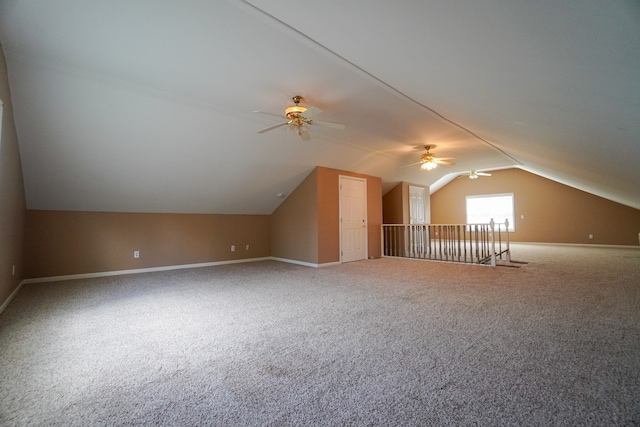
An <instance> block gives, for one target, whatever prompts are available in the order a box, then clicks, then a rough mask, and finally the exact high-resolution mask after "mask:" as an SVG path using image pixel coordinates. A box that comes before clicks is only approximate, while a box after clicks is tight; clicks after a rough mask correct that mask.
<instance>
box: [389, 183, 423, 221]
mask: <svg viewBox="0 0 640 427" xmlns="http://www.w3.org/2000/svg"><path fill="white" fill-rule="evenodd" d="M409 187H422V188H424V189H425V197H426V200H425V201H424V205H425V211H426V212H425V219H426V222H430V221H429V217H430V215H431V214H430V211H431V210H430V198H429V187H425V186H424V185H421V184H411V183H409V182H404V181H403V182H400V183H398V185H396V186H395V187H393V188H392V189H391V190H389V191H387V193H386V194H385V195H384V196H383V197H382V204H383V218H384V223H385V224H409V222H410V221H411V207H410V206H409V204H410V202H409V200H410V195H409Z"/></svg>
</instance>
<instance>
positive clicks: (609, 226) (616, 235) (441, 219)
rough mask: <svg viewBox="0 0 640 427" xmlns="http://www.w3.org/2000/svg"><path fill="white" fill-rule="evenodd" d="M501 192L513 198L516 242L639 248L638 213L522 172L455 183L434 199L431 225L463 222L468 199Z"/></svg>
mask: <svg viewBox="0 0 640 427" xmlns="http://www.w3.org/2000/svg"><path fill="white" fill-rule="evenodd" d="M497 193H513V194H514V203H515V232H513V233H511V239H512V240H513V241H519V242H547V243H578V244H605V245H635V246H637V245H638V233H640V210H638V209H634V208H631V207H628V206H624V205H621V204H619V203H616V202H612V201H610V200H607V199H604V198H602V197H598V196H594V195H593V194H589V193H586V192H584V191H581V190H577V189H575V188H572V187H568V186H566V185H563V184H560V183H558V182H555V181H552V180H549V179H546V178H543V177H540V176H538V175H535V174H532V173H529V172H526V171H523V170H520V169H507V170H500V171H493V172H492V176H491V177H487V178H482V177H481V178H479V179H476V180H470V179H456V180H453V181H452V182H450V183H449V184H447V185H446V186H444V187H443V188H441V189H440V190H439V191H437V192H435V193H433V194H432V195H431V222H432V223H434V224H447V223H464V222H466V206H465V197H466V196H471V195H482V194H497ZM521 216H524V218H521ZM589 234H592V235H593V239H590V238H589Z"/></svg>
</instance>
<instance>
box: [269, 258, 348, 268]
mask: <svg viewBox="0 0 640 427" xmlns="http://www.w3.org/2000/svg"><path fill="white" fill-rule="evenodd" d="M271 259H272V260H274V261H280V262H286V263H289V264H296V265H303V266H305V267H313V268H321V267H330V266H332V265H340V264H342V263H341V262H340V261H336V262H325V263H322V264H315V263H313V262H306V261H298V260H297V259H289V258H279V257H275V256H272V257H271Z"/></svg>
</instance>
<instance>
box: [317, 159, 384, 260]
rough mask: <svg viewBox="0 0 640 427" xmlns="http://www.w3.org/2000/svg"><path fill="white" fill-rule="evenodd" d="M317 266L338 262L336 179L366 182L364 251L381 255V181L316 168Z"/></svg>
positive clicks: (338, 204)
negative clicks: (348, 177) (365, 247)
mask: <svg viewBox="0 0 640 427" xmlns="http://www.w3.org/2000/svg"><path fill="white" fill-rule="evenodd" d="M317 171H318V207H319V209H318V235H319V239H318V240H319V245H318V263H319V264H325V263H330V262H340V175H344V176H352V177H356V178H364V179H366V180H367V251H368V256H369V257H370V258H372V257H373V258H379V257H380V256H382V252H381V235H380V227H381V225H382V179H380V178H378V177H374V176H370V175H363V174H358V173H353V172H347V171H342V170H337V169H330V168H324V167H318V168H317Z"/></svg>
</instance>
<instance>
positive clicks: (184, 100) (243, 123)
mask: <svg viewBox="0 0 640 427" xmlns="http://www.w3.org/2000/svg"><path fill="white" fill-rule="evenodd" d="M0 41H1V42H2V45H3V48H4V52H5V56H6V58H7V63H8V68H9V70H8V71H9V81H10V87H11V92H12V102H13V107H14V115H15V120H16V126H17V132H18V138H19V144H20V151H21V157H22V166H23V173H24V179H25V187H26V197H27V204H28V207H29V208H30V209H56V210H91V211H127V212H185V213H190V212H193V213H243V214H268V213H271V212H272V211H273V210H274V209H275V208H276V207H277V206H278V204H279V203H281V201H282V198H279V197H278V196H277V195H278V194H279V193H285V194H288V193H290V192H291V191H292V190H293V189H294V188H295V187H296V186H297V185H298V183H299V182H300V181H301V180H302V179H303V178H304V177H305V176H306V175H307V174H308V173H310V172H311V170H313V168H314V167H315V166H317V165H320V166H325V167H330V168H337V169H343V170H349V171H353V172H360V173H365V174H370V175H374V176H379V177H381V178H382V180H383V189H384V190H385V191H386V190H388V189H389V188H391V187H392V186H393V185H395V184H396V183H397V182H399V181H409V182H413V183H418V184H423V185H428V186H431V190H432V191H435V190H437V189H438V188H440V187H441V186H442V185H444V184H445V183H446V182H448V181H449V180H451V179H453V178H454V177H455V176H456V175H458V174H460V173H463V172H467V171H470V170H472V169H477V170H491V169H499V168H506V167H520V168H523V169H525V170H528V171H530V172H533V173H536V174H539V175H542V176H545V177H547V178H551V179H554V180H556V181H559V182H561V183H564V184H567V185H570V186H573V187H576V188H579V189H582V190H585V191H588V192H591V193H594V194H596V195H599V196H602V197H605V198H608V199H611V200H614V201H617V202H620V203H623V204H626V205H629V206H632V207H635V208H639V209H640V184H639V183H640V167H639V166H640V165H639V161H640V6H639V3H638V2H637V1H634V0H628V1H624V0H612V1H607V2H603V1H600V0H566V1H561V2H558V1H535V2H534V1H501V0H480V1H474V2H468V1H457V0H446V1H445V0H438V1H434V0H407V1H401V2H389V1H382V0H366V1H365V0H354V1H349V2H344V1H335V0H325V1H315V2H307V1H300V0H297V1H285V0H281V1H272V0H251V1H240V0H237V1H233V0H229V1H223V0H220V1H208V2H202V1H197V0H182V1H179V2H178V1H175V0H172V1H169V0H153V1H152V0H138V1H135V2H131V1H124V0H109V1H91V2H87V1H83V0H58V1H55V2H35V1H28V0H3V1H1V2H0ZM294 95H301V96H303V98H304V101H303V102H302V104H303V105H306V106H312V105H313V106H317V107H319V108H320V109H322V110H323V113H322V115H321V116H319V117H318V119H321V120H328V121H337V122H342V123H345V124H346V125H347V128H346V129H345V130H343V131H339V130H333V129H329V128H324V127H320V126H312V127H311V129H310V133H311V136H312V139H311V140H310V141H307V142H305V141H301V140H300V139H299V138H298V137H297V136H296V135H295V134H294V133H289V132H287V131H286V130H285V129H284V128H279V129H276V130H274V131H271V132H268V133H265V134H258V133H256V131H257V130H260V129H262V128H265V127H268V126H270V125H273V124H276V123H278V122H279V121H280V120H279V119H278V117H270V116H266V115H260V114H255V113H253V111H254V110H260V111H266V112H274V113H283V112H284V109H285V108H286V107H287V106H289V105H291V97H292V96H294ZM425 144H435V145H436V146H437V148H436V149H434V150H433V152H434V153H435V154H436V155H437V156H438V157H453V158H454V160H453V161H454V162H455V163H456V165H455V166H452V167H446V166H439V167H438V168H436V169H435V170H433V171H429V172H424V171H420V170H419V169H418V167H417V166H412V167H403V166H406V165H408V164H411V163H415V162H417V161H418V160H419V157H420V155H421V154H422V152H424V151H423V150H422V149H421V148H420V146H423V145H425ZM416 147H417V148H416ZM421 150H422V151H421Z"/></svg>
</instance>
